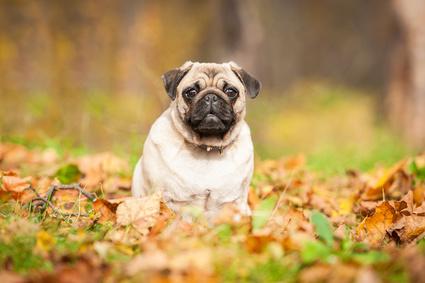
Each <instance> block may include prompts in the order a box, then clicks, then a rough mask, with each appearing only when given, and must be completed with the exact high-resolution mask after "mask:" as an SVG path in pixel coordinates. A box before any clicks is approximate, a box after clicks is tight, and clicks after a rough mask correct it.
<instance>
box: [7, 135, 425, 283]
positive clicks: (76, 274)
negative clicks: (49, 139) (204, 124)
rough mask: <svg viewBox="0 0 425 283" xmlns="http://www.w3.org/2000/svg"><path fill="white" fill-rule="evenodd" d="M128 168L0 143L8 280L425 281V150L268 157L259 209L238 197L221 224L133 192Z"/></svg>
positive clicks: (255, 201) (255, 198)
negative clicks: (354, 157)
mask: <svg viewBox="0 0 425 283" xmlns="http://www.w3.org/2000/svg"><path fill="white" fill-rule="evenodd" d="M130 167H131V166H130V165H129V164H128V162H127V161H126V160H123V159H121V158H119V157H117V156H115V155H114V154H112V153H99V154H86V155H70V154H58V153H57V152H56V151H54V150H52V149H46V148H44V149H43V148H31V149H30V148H28V147H25V146H22V145H18V144H11V143H3V144H0V178H1V179H0V266H1V269H0V278H2V283H5V282H101V281H105V282H168V281H176V282H233V281H237V282H372V283H374V282H425V241H424V240H423V237H424V235H425V156H424V155H422V156H415V157H406V158H405V159H403V160H400V161H399V162H398V163H395V164H393V165H392V166H388V167H386V168H377V169H374V170H371V171H368V172H360V171H356V170H349V171H347V172H346V173H345V174H342V175H340V174H339V175H333V176H327V175H326V177H323V176H320V175H319V174H317V173H316V172H313V171H311V170H309V169H307V167H306V166H305V158H304V157H303V156H301V155H300V156H294V157H288V158H285V159H281V160H268V161H259V162H257V164H256V170H255V174H254V178H253V180H252V187H251V190H250V194H249V205H250V207H251V209H252V211H253V214H252V217H246V216H242V215H240V214H239V213H238V211H237V210H236V209H235V207H233V206H231V205H229V206H225V207H224V208H223V209H222V211H221V214H220V215H219V217H217V219H216V220H215V221H214V223H212V224H211V223H207V221H206V220H205V219H204V217H203V216H202V213H201V212H200V211H199V209H196V208H193V207H192V208H187V211H185V212H184V214H185V217H184V219H183V218H182V217H181V216H179V215H175V214H174V213H172V212H171V211H170V210H169V209H168V208H167V207H166V205H165V204H164V203H163V202H162V200H161V196H160V195H153V196H149V197H145V198H141V199H134V198H131V197H130V180H131V168H130ZM187 216H191V217H187ZM188 219H191V220H188Z"/></svg>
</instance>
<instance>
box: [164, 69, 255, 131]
mask: <svg viewBox="0 0 425 283" xmlns="http://www.w3.org/2000/svg"><path fill="white" fill-rule="evenodd" d="M163 81H164V85H165V89H166V90H167V93H168V95H169V96H170V97H171V98H172V99H173V100H175V101H176V107H177V109H178V112H179V114H180V116H181V118H182V120H183V121H184V123H185V124H186V125H187V126H188V128H190V129H191V130H192V131H193V132H194V133H196V134H197V135H199V136H200V137H201V138H204V137H215V138H223V137H224V136H225V135H226V134H227V133H228V132H229V131H231V129H232V127H233V126H234V125H235V124H236V123H238V122H239V121H240V120H241V119H243V117H244V115H245V97H246V95H249V96H250V97H252V98H254V97H256V96H257V95H258V92H259V90H260V83H259V82H258V81H257V80H256V79H254V78H253V77H252V76H250V75H249V74H248V73H247V72H245V71H244V70H243V69H242V68H240V67H239V66H237V65H236V64H235V63H223V64H215V63H192V62H187V63H185V64H184V65H183V66H181V67H180V68H178V69H174V70H171V71H169V72H167V73H165V74H164V76H163Z"/></svg>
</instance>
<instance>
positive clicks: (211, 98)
mask: <svg viewBox="0 0 425 283" xmlns="http://www.w3.org/2000/svg"><path fill="white" fill-rule="evenodd" d="M217 100H218V96H217V95H216V94H214V93H208V94H207V95H205V101H206V102H208V103H214V102H216V101H217Z"/></svg>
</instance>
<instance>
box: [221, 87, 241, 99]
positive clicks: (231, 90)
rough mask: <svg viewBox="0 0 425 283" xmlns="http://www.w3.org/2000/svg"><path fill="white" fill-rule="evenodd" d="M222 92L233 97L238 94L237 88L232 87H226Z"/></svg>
mask: <svg viewBox="0 0 425 283" xmlns="http://www.w3.org/2000/svg"><path fill="white" fill-rule="evenodd" d="M224 93H225V94H227V96H228V97H229V98H235V97H236V96H238V94H239V92H238V90H237V89H236V88H234V87H226V88H225V89H224Z"/></svg>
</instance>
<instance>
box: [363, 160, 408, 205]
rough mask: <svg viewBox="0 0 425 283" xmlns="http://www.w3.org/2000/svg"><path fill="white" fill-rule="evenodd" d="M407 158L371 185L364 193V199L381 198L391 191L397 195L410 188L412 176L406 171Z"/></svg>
mask: <svg viewBox="0 0 425 283" xmlns="http://www.w3.org/2000/svg"><path fill="white" fill-rule="evenodd" d="M405 164H406V160H402V161H400V162H398V163H397V164H395V165H394V166H393V167H391V168H390V169H388V170H387V171H386V172H385V173H384V174H383V175H382V176H381V177H380V178H379V179H377V180H376V181H375V182H374V184H372V185H371V186H369V187H368V188H367V189H366V190H365V191H364V192H363V194H362V196H361V198H362V199H363V200H380V199H383V197H384V195H388V194H389V192H390V191H395V193H396V195H400V194H403V193H404V192H407V190H408V189H410V183H411V182H410V178H409V176H408V175H407V174H406V173H405V172H404V166H405Z"/></svg>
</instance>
